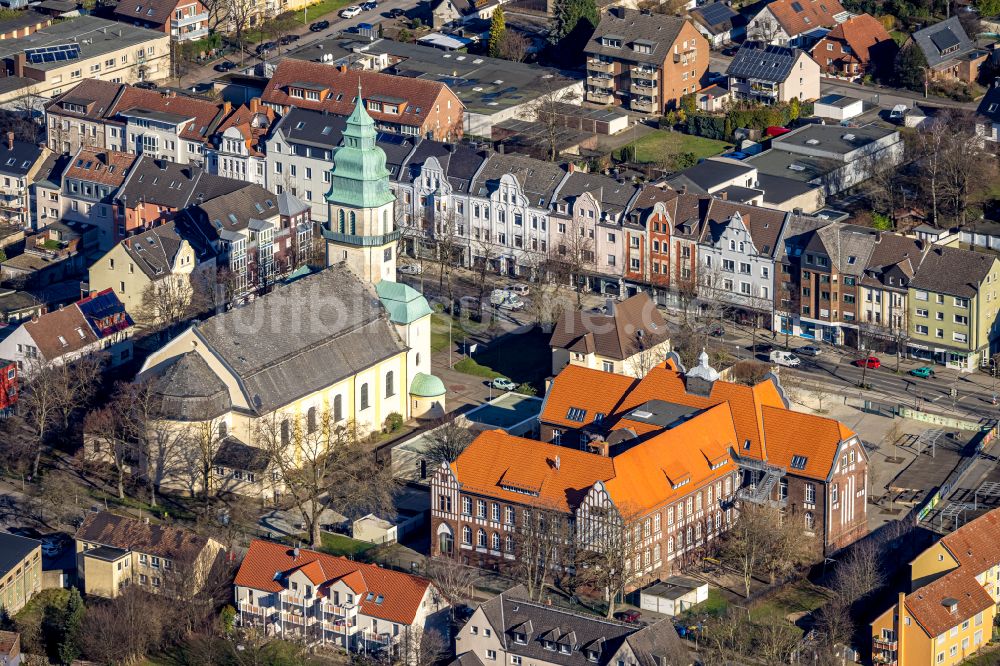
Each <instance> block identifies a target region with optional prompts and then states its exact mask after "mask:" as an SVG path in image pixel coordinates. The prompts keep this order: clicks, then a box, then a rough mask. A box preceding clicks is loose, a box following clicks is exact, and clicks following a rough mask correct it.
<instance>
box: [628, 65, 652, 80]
mask: <svg viewBox="0 0 1000 666" xmlns="http://www.w3.org/2000/svg"><path fill="white" fill-rule="evenodd" d="M629 74H630V75H631V76H632V77H633V78H640V79H643V78H644V79H655V78H656V77H657V76H658V74H659V71H658V70H657V69H656V68H655V67H650V66H649V65H632V67H631V68H630V69H629Z"/></svg>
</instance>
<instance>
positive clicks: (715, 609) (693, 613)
mask: <svg viewBox="0 0 1000 666" xmlns="http://www.w3.org/2000/svg"><path fill="white" fill-rule="evenodd" d="M727 608H729V602H728V601H726V597H725V595H724V594H722V590H720V589H719V588H717V587H709V588H708V599H705V601H703V602H701V603H700V604H697V605H696V606H692V607H691V608H689V609H687V610H686V611H684V613H683V614H682V615H681V618H682V620H684V621H687V620H690V619H692V618H700V617H704V616H705V615H710V616H712V617H719V616H721V615H725V613H726V609H727Z"/></svg>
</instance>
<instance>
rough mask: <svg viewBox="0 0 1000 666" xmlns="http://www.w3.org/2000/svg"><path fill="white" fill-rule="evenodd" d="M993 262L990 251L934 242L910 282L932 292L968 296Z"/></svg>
mask: <svg viewBox="0 0 1000 666" xmlns="http://www.w3.org/2000/svg"><path fill="white" fill-rule="evenodd" d="M995 261H997V258H996V256H995V255H993V254H984V253H981V252H971V251H969V250H960V249H958V248H953V247H944V246H941V245H935V246H934V247H932V248H931V249H930V250H928V251H927V253H926V254H925V255H924V258H923V260H922V261H921V262H920V266H919V267H918V268H917V272H916V273H915V274H914V276H913V280H912V281H911V282H910V285H911V286H912V287H913V288H914V289H923V290H926V291H930V292H934V293H936V294H949V295H951V296H960V297H962V298H972V297H974V296H975V295H976V294H977V293H978V292H979V285H980V284H982V282H983V280H984V279H986V275H987V274H988V273H989V272H990V270H991V269H992V268H993V263H994V262H995Z"/></svg>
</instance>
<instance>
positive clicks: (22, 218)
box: [0, 132, 49, 229]
mask: <svg viewBox="0 0 1000 666" xmlns="http://www.w3.org/2000/svg"><path fill="white" fill-rule="evenodd" d="M48 154H49V150H48V148H46V147H45V146H44V145H42V146H38V145H35V144H33V143H28V142H27V141H21V140H19V139H15V138H14V133H13V132H7V134H6V136H4V137H2V138H0V222H3V223H5V224H12V225H16V226H18V227H21V228H22V229H30V228H31V212H32V210H34V206H33V205H32V202H31V194H32V191H31V184H32V181H33V180H34V178H35V175H36V174H37V173H38V171H39V169H40V168H41V167H42V163H43V162H44V161H45V158H46V157H48Z"/></svg>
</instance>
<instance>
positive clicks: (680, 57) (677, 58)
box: [674, 49, 698, 65]
mask: <svg viewBox="0 0 1000 666" xmlns="http://www.w3.org/2000/svg"><path fill="white" fill-rule="evenodd" d="M697 53H698V50H697V49H688V50H687V51H681V52H680V53H675V54H674V62H675V63H676V62H680V63H684V64H685V65H686V64H688V62H689V61H691V60H694V57H695V55H696V54H697Z"/></svg>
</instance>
